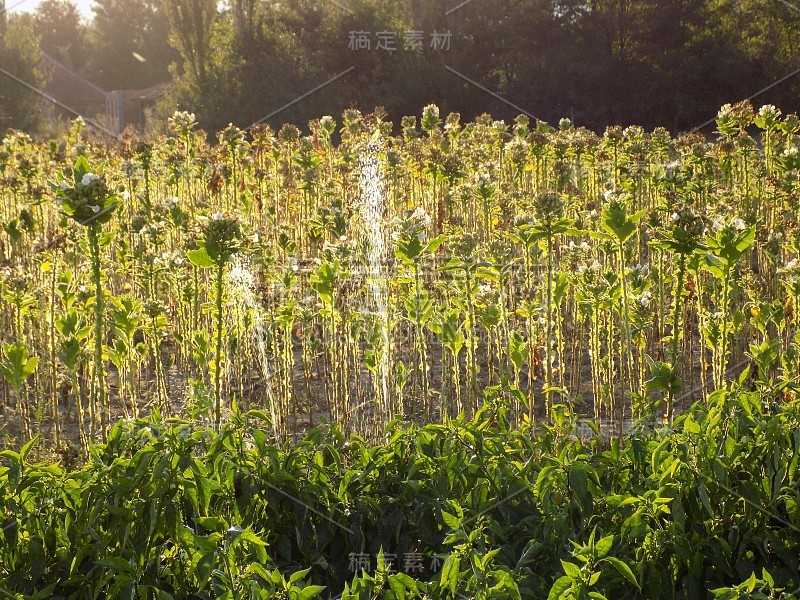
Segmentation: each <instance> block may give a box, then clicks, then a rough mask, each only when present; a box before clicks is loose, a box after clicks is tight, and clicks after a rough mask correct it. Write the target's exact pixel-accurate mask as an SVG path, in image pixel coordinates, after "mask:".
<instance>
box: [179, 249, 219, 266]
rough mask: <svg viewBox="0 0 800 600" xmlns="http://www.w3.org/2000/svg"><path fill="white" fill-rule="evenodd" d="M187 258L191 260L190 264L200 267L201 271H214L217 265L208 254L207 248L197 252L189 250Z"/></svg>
mask: <svg viewBox="0 0 800 600" xmlns="http://www.w3.org/2000/svg"><path fill="white" fill-rule="evenodd" d="M186 258H188V259H189V262H190V263H192V264H193V265H195V266H197V267H200V268H201V269H213V268H214V266H215V263H214V261H213V260H211V257H210V256H209V255H208V252H207V251H206V249H205V248H198V249H197V250H189V251H188V252H187V253H186Z"/></svg>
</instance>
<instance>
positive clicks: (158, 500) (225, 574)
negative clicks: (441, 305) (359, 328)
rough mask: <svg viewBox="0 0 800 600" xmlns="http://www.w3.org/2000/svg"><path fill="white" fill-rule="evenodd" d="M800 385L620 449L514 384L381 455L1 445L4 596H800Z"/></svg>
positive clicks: (125, 437) (175, 433)
mask: <svg viewBox="0 0 800 600" xmlns="http://www.w3.org/2000/svg"><path fill="white" fill-rule="evenodd" d="M744 379H745V378H744V377H742V381H744ZM796 392H797V388H796V386H794V385H792V384H790V383H788V382H783V383H780V384H778V385H776V386H773V387H771V388H768V389H765V390H762V391H750V390H747V389H745V387H743V386H741V385H740V384H738V383H734V384H732V385H731V386H730V388H729V389H722V390H718V391H715V392H714V393H712V394H711V395H710V397H709V399H708V402H703V403H697V404H695V405H694V406H693V407H691V409H690V410H688V411H687V412H686V413H685V414H683V415H681V416H679V417H678V418H676V420H675V423H674V425H673V426H671V427H669V426H667V427H664V428H663V429H660V430H659V431H656V432H650V433H646V434H645V433H643V434H638V435H632V436H630V437H627V438H625V439H614V440H613V441H611V442H610V443H609V442H601V441H598V438H597V437H594V436H588V437H587V436H584V435H581V432H582V431H583V426H584V425H586V424H585V423H582V422H581V420H580V419H578V418H577V417H576V416H575V415H574V413H572V412H571V411H570V410H569V408H568V407H566V406H564V405H554V406H553V407H552V412H553V420H552V424H551V425H542V426H541V429H540V431H538V432H537V433H535V434H532V433H531V432H530V431H521V430H519V429H517V428H515V427H512V426H511V425H510V422H509V414H510V413H511V407H512V398H513V394H512V393H511V390H510V388H509V386H508V385H506V386H499V387H493V388H489V389H487V390H486V392H485V402H484V404H483V406H482V408H481V409H480V410H479V412H478V413H477V414H476V415H475V416H474V418H472V419H465V418H463V417H459V418H457V419H454V420H452V421H450V422H449V423H447V424H446V425H438V424H430V425H424V426H416V425H410V426H405V425H403V424H401V423H400V422H393V423H391V424H390V425H389V427H388V428H387V430H386V432H385V434H386V442H385V443H383V444H379V445H373V444H370V443H369V442H367V441H366V440H364V439H363V438H362V437H360V436H357V435H355V434H351V435H349V436H348V435H344V434H343V433H342V432H341V430H340V429H339V428H338V427H336V426H334V425H330V426H325V427H320V428H315V429H313V430H312V431H310V432H308V434H307V435H306V436H305V437H304V438H303V439H302V441H300V442H299V443H298V444H297V445H294V446H291V447H290V446H288V445H287V446H286V447H283V448H280V447H276V446H274V445H271V444H270V442H269V439H270V438H271V435H272V434H271V431H270V428H269V425H268V424H269V416H268V415H266V414H264V413H263V412H261V411H250V412H247V413H243V412H240V411H239V410H238V409H235V410H234V412H233V414H232V415H231V419H230V420H229V421H227V422H225V423H224V424H223V425H222V426H221V428H220V431H219V432H216V430H215V429H214V428H212V427H206V426H202V425H198V424H196V423H192V422H187V421H180V420H174V419H173V420H163V419H160V418H157V417H150V418H141V419H136V420H125V421H119V422H117V423H116V424H115V425H114V426H113V427H112V429H111V431H110V433H109V436H108V441H107V443H106V444H98V445H92V446H91V452H90V456H89V459H88V462H87V463H86V464H85V465H84V466H82V467H81V468H80V469H77V470H67V469H65V468H64V467H63V466H62V465H59V464H50V463H39V462H35V461H32V460H31V456H32V455H33V453H34V452H35V450H34V449H35V448H36V447H37V446H39V445H41V443H42V442H41V441H39V440H37V439H34V440H32V441H31V442H29V443H28V444H26V445H25V446H24V447H23V448H22V449H21V451H20V452H14V451H11V450H3V451H2V452H0V463H1V464H2V466H0V520H1V521H2V526H1V527H0V595H2V596H3V597H8V598H18V599H20V600H23V599H24V600H27V599H34V598H64V599H71V600H80V599H84V598H85V599H96V598H137V599H139V598H154V599H156V598H157V599H170V598H176V599H179V598H183V599H200V598H225V599H244V598H265V599H266V598H270V599H272V598H297V599H302V598H320V597H322V598H334V597H336V598H352V599H362V598H363V599H368V598H375V599H377V598H385V599H399V598H453V599H455V598H548V599H552V600H555V599H576V600H577V599H587V598H596V599H602V598H647V599H657V598H687V599H689V598H704V597H708V598H712V597H713V598H720V599H734V598H782V599H791V598H797V597H799V596H800V563H799V562H798V560H799V559H798V557H799V556H800V547H799V545H800V535H798V533H800V475H798V462H799V461H800V404H798V401H797V399H796ZM588 426H589V427H590V428H593V427H594V425H592V424H591V423H589V425H588Z"/></svg>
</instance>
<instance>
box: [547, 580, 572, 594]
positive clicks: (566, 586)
mask: <svg viewBox="0 0 800 600" xmlns="http://www.w3.org/2000/svg"><path fill="white" fill-rule="evenodd" d="M570 588H572V580H571V579H570V578H569V577H567V576H566V575H564V576H563V577H559V578H558V579H556V582H555V583H554V584H553V587H551V588H550V593H549V594H548V595H547V600H560V599H561V598H564V597H565V595H566V593H567V592H568V591H569V590H570Z"/></svg>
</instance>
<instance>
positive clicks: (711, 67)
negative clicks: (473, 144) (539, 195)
mask: <svg viewBox="0 0 800 600" xmlns="http://www.w3.org/2000/svg"><path fill="white" fill-rule="evenodd" d="M32 34H35V36H38V38H40V39H41V48H42V49H44V50H45V51H46V52H48V53H50V54H51V55H53V56H54V57H55V58H57V59H59V60H61V61H62V62H64V63H65V64H67V65H68V66H70V67H71V68H73V69H76V70H78V71H79V72H81V73H82V74H83V75H84V76H86V77H87V78H89V79H90V80H91V81H93V82H94V83H96V84H97V85H99V86H101V87H103V88H105V89H109V90H110V89H137V88H143V87H147V86H150V85H154V84H157V83H163V82H165V81H168V80H170V79H171V78H173V79H174V80H175V81H176V83H177V85H176V87H175V89H174V91H173V93H172V95H171V96H170V97H169V98H168V99H167V100H166V101H165V103H164V106H163V108H164V112H171V111H172V110H174V109H175V108H176V107H179V108H181V109H185V110H190V111H193V112H195V113H196V114H197V115H198V117H199V119H200V121H201V124H202V125H203V126H204V127H205V128H206V129H208V130H212V131H213V130H215V129H218V128H221V127H224V126H225V125H226V124H227V123H229V122H232V123H234V124H236V125H238V126H240V127H246V126H248V125H250V124H251V123H253V122H255V121H257V120H259V119H262V118H263V117H266V116H267V115H270V114H271V113H275V115H274V117H272V118H271V119H269V121H270V122H272V124H273V125H275V124H279V123H282V122H286V121H290V122H295V123H306V122H307V121H308V120H310V119H311V118H314V117H319V116H320V115H322V114H336V113H338V112H341V111H342V110H343V109H345V108H348V107H355V108H359V109H361V110H363V111H371V110H372V109H374V108H375V107H376V106H383V107H385V109H386V111H387V113H388V116H389V118H391V119H392V120H393V121H395V122H399V120H400V118H401V117H402V116H404V115H407V114H418V112H419V110H420V108H421V107H422V106H424V105H426V104H428V103H430V102H435V103H437V104H438V105H439V106H441V107H442V108H443V109H444V110H447V111H455V112H459V113H461V114H462V115H463V116H464V118H472V117H475V116H477V115H479V114H481V113H484V112H491V113H493V114H495V115H496V116H498V117H499V118H507V119H508V118H513V117H514V116H516V115H517V114H518V113H519V112H520V109H522V110H524V111H526V112H528V113H529V114H531V115H533V116H536V117H537V118H540V119H543V120H547V121H551V122H553V121H557V120H558V119H559V118H561V117H563V116H567V117H571V118H572V119H573V120H574V121H575V122H576V123H577V124H579V125H585V126H587V127H590V128H593V129H601V128H603V127H605V126H606V125H609V124H612V123H613V124H619V125H627V124H633V123H636V124H640V125H643V126H646V127H655V126H658V125H662V126H666V127H668V128H669V129H672V130H674V131H681V130H687V129H691V128H693V127H695V126H697V125H699V124H701V123H702V122H703V121H705V120H706V119H708V118H710V117H711V116H713V115H714V114H715V112H716V109H717V107H719V106H720V105H721V104H723V103H726V102H736V101H738V100H741V99H744V98H747V97H748V96H751V95H752V94H755V93H757V92H759V91H761V90H763V89H764V88H766V87H767V86H769V85H770V84H771V83H773V82H775V81H777V80H778V79H780V78H781V77H783V76H785V75H787V74H789V73H791V72H792V71H794V70H795V69H797V65H798V63H800V43H799V42H800V10H798V9H797V8H796V7H794V6H793V5H792V4H791V3H783V2H768V3H764V2H761V1H758V0H493V1H491V2H489V1H488V0H474V1H472V2H468V3H464V2H463V0H404V1H401V2H398V1H396V0H341V1H337V2H333V1H325V0H293V1H292V2H285V1H279V0H263V1H256V0H228V2H226V3H223V4H218V3H217V2H215V1H213V0H96V6H95V9H94V19H93V20H92V22H90V23H85V22H81V20H80V19H79V17H78V14H77V11H76V10H75V7H74V5H73V4H72V3H71V1H70V0H45V1H44V2H42V3H41V4H40V5H39V7H38V9H37V12H36V14H35V17H34V19H33V27H32ZM24 35H25V33H24V32H22V33H20V32H16V33H14V34H13V36H12V37H13V38H14V39H16V40H17V41H14V40H11V39H10V40H6V41H5V42H4V43H5V44H6V46H8V44H17V45H18V46H19V44H20V41H19V37H20V36H23V37H24ZM6 37H8V36H6ZM31 43H32V42H27V47H30V45H31ZM23 45H25V44H23ZM20 52H22V55H24V54H25V53H24V52H23V51H22V50H20ZM15 60H20V59H19V58H16V59H15ZM337 76H338V77H337ZM4 83H5V82H4ZM326 84H327V85H326ZM4 89H5V88H4ZM314 90H316V91H314ZM312 91H314V92H313V93H309V92H312ZM798 92H800V77H795V78H791V79H788V80H786V81H785V82H783V83H781V85H779V86H775V87H773V88H771V89H769V90H768V91H767V92H766V93H764V94H762V95H761V96H760V97H759V98H758V99H757V101H758V102H762V103H767V102H769V103H773V104H776V105H778V106H780V107H781V108H782V109H783V110H784V111H786V112H791V111H794V110H797V108H798V97H800V94H799V93H798ZM306 95H307V96H306ZM300 97H303V98H302V100H301V101H296V100H297V99H298V98H300ZM287 105H289V106H288V107H287ZM281 109H282V110H281Z"/></svg>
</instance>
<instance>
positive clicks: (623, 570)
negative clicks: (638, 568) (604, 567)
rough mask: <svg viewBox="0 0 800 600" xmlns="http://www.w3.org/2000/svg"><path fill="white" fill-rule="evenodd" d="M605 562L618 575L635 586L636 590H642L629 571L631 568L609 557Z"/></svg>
mask: <svg viewBox="0 0 800 600" xmlns="http://www.w3.org/2000/svg"><path fill="white" fill-rule="evenodd" d="M605 560H607V561H608V562H610V563H611V565H612V566H613V567H614V568H615V569H616V570H617V572H618V573H619V574H620V575H622V576H623V577H624V578H625V579H627V580H628V581H629V582H630V583H631V584H633V585H635V586H636V589H637V590H640V589H642V588H641V587H640V586H639V582H638V581H636V576H635V575H634V574H633V571H631V568H630V567H629V566H628V565H627V564H625V563H624V562H622V561H621V560H620V559H618V558H615V557H613V556H609V557H608V558H606V559H605Z"/></svg>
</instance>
